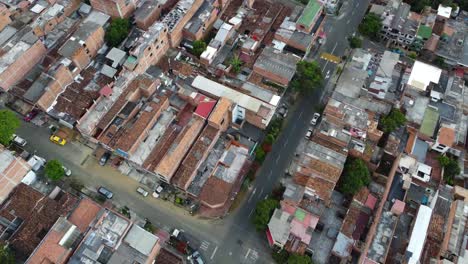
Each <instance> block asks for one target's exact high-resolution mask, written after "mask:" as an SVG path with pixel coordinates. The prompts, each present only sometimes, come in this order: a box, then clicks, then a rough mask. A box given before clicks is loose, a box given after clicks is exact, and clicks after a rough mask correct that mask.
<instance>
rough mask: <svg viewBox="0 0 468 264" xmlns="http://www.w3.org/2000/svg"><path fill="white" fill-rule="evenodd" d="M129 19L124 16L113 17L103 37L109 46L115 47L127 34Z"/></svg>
mask: <svg viewBox="0 0 468 264" xmlns="http://www.w3.org/2000/svg"><path fill="white" fill-rule="evenodd" d="M129 32H130V21H129V20H128V19H126V18H116V19H113V20H112V22H111V23H110V25H109V27H108V28H107V31H106V35H105V39H106V42H107V44H109V46H111V47H117V46H118V45H120V43H122V41H123V40H124V39H125V38H126V37H127V36H128V33H129Z"/></svg>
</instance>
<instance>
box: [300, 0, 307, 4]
mask: <svg viewBox="0 0 468 264" xmlns="http://www.w3.org/2000/svg"><path fill="white" fill-rule="evenodd" d="M299 2H301V3H302V4H304V5H307V4H308V3H309V0H299Z"/></svg>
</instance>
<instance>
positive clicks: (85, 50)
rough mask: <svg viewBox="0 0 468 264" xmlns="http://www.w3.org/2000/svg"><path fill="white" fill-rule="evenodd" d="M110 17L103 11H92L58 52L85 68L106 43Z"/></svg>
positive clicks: (77, 65) (76, 65) (80, 67)
mask: <svg viewBox="0 0 468 264" xmlns="http://www.w3.org/2000/svg"><path fill="white" fill-rule="evenodd" d="M109 19H110V17H109V16H107V15H105V14H103V13H100V12H97V11H96V12H92V13H91V14H90V15H89V16H88V17H87V18H86V19H85V20H84V21H83V23H81V24H80V27H79V28H78V29H77V30H76V31H75V33H73V35H72V36H71V37H70V38H69V39H68V41H67V42H65V44H63V45H62V47H60V49H59V51H58V53H59V54H60V55H62V56H63V57H65V58H68V59H70V60H71V61H72V62H73V65H74V66H75V67H78V69H79V70H82V69H84V68H85V67H86V66H87V65H88V64H89V63H90V62H91V60H92V59H93V58H94V56H96V54H97V52H98V50H99V49H100V48H101V47H102V45H103V44H104V35H105V31H104V26H105V25H106V24H107V22H108V21H109Z"/></svg>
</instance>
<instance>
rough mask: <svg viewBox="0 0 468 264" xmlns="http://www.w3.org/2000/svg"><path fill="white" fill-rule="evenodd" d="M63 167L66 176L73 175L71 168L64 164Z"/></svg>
mask: <svg viewBox="0 0 468 264" xmlns="http://www.w3.org/2000/svg"><path fill="white" fill-rule="evenodd" d="M62 168H63V170H64V171H65V176H67V177H70V175H71V170H70V169H68V168H67V167H65V166H62Z"/></svg>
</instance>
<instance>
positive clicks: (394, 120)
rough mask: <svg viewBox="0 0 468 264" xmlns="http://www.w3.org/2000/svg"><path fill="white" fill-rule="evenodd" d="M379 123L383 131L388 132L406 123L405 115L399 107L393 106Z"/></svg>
mask: <svg viewBox="0 0 468 264" xmlns="http://www.w3.org/2000/svg"><path fill="white" fill-rule="evenodd" d="M380 123H381V126H382V129H383V131H384V132H386V133H390V132H392V131H395V130H396V129H397V128H399V127H401V126H402V125H404V124H405V123H406V117H405V115H404V114H403V113H402V112H401V111H400V110H399V109H396V108H393V109H392V110H391V111H390V113H388V115H387V116H385V117H383V118H382V119H381V120H380Z"/></svg>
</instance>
